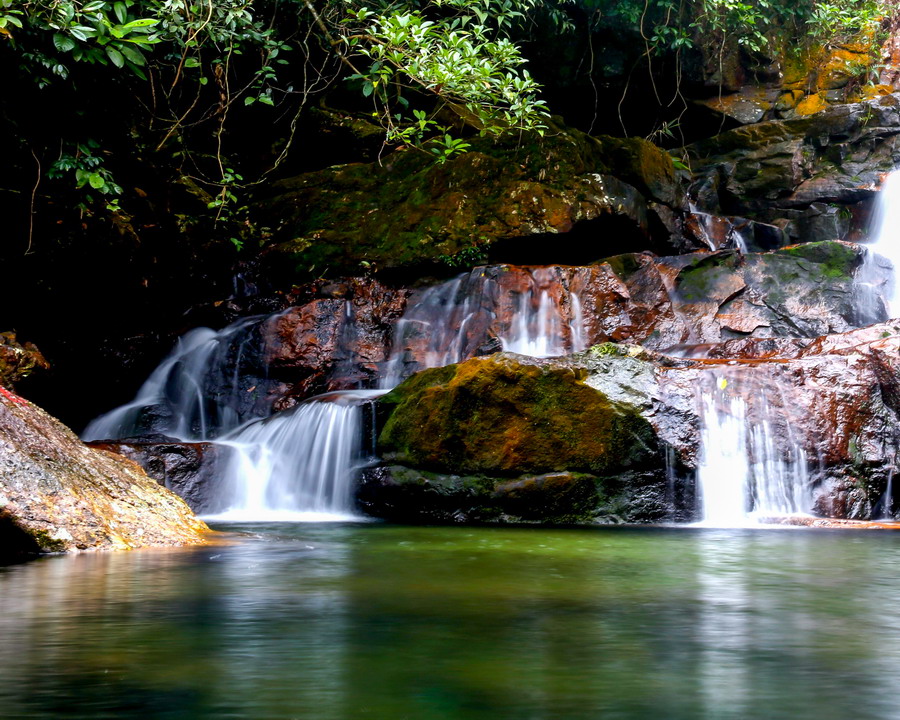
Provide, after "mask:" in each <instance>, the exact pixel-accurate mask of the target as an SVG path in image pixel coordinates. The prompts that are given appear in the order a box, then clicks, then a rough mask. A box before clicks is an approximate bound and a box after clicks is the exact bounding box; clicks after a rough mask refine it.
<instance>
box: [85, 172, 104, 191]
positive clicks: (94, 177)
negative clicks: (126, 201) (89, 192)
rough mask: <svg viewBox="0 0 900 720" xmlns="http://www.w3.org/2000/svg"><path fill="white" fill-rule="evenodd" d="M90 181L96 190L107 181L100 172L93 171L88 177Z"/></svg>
mask: <svg viewBox="0 0 900 720" xmlns="http://www.w3.org/2000/svg"><path fill="white" fill-rule="evenodd" d="M88 183H90V186H91V187H92V188H94V190H99V189H100V188H102V187H103V186H104V185H106V181H105V180H104V179H103V176H102V175H101V174H100V173H91V174H90V176H89V177H88Z"/></svg>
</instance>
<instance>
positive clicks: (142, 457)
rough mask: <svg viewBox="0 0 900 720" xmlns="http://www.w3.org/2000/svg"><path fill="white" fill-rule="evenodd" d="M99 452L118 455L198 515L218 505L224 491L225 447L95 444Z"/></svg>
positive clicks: (171, 444)
mask: <svg viewBox="0 0 900 720" xmlns="http://www.w3.org/2000/svg"><path fill="white" fill-rule="evenodd" d="M87 444H88V446H89V447H91V448H94V449H95V450H105V451H108V452H113V453H117V454H119V455H122V456H124V457H126V458H128V459H129V460H132V461H134V462H136V463H137V464H138V465H140V466H141V467H142V468H143V469H144V472H146V473H147V475H149V476H150V477H151V478H153V479H154V480H156V481H157V482H158V483H159V484H160V485H162V486H163V487H165V488H166V489H167V490H171V491H172V492H173V493H175V494H176V495H178V496H179V497H180V498H182V499H183V500H184V501H185V502H186V503H187V504H188V506H189V507H190V508H191V509H192V510H193V511H195V512H201V511H203V510H204V509H206V508H209V507H212V506H214V505H215V503H214V502H213V499H214V498H215V497H216V496H217V494H218V493H219V492H220V490H221V485H222V483H221V480H222V478H221V474H220V473H221V467H220V460H221V454H222V447H221V446H220V445H215V444H214V443H207V442H197V443H179V442H168V443H165V442H163V443H154V442H95V443H87Z"/></svg>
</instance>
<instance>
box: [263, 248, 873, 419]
mask: <svg viewBox="0 0 900 720" xmlns="http://www.w3.org/2000/svg"><path fill="white" fill-rule="evenodd" d="M860 258H861V251H860V249H859V248H858V247H856V246H853V245H849V244H844V243H820V244H809V245H805V246H801V247H796V248H786V249H782V250H779V251H776V252H773V253H750V254H747V255H740V254H738V253H736V252H733V251H720V252H705V253H701V252H698V253H692V254H690V255H684V256H673V257H664V258H658V257H655V256H654V255H652V254H650V253H639V254H629V255H619V256H616V257H613V258H609V259H607V260H605V261H603V262H600V263H597V264H595V265H592V266H584V267H574V266H549V267H542V268H533V267H519V266H513V265H495V266H487V267H480V268H475V269H474V270H473V271H472V272H470V273H467V274H464V275H461V276H460V277H459V278H457V279H456V280H453V281H448V282H446V283H444V284H442V285H436V286H430V287H425V288H418V289H414V290H410V289H403V288H392V287H390V286H387V285H384V284H382V283H379V282H377V281H373V280H366V279H359V278H357V279H350V280H346V281H341V282H336V283H331V284H321V286H316V288H314V289H311V290H310V289H308V290H298V295H297V296H296V297H295V298H294V301H295V302H298V303H302V304H297V305H295V306H293V307H291V308H289V309H288V310H286V311H284V312H283V313H281V314H279V315H276V316H274V317H273V318H272V319H271V320H270V321H268V322H266V323H264V324H263V326H262V328H263V338H262V342H263V343H264V346H265V350H264V351H263V354H264V355H265V364H266V367H267V369H266V370H265V372H264V373H263V374H264V375H265V376H266V378H267V379H266V382H267V383H270V384H271V386H272V389H271V390H270V392H271V393H273V394H274V396H275V400H274V408H275V409H276V410H281V409H285V408H287V407H290V406H292V405H293V404H295V403H296V402H297V401H298V400H300V399H303V398H306V397H310V396H312V395H316V394H319V393H323V392H330V391H333V390H340V389H349V388H356V387H367V386H372V385H374V384H375V383H377V382H378V378H383V377H394V378H395V379H394V380H392V382H391V384H394V383H396V382H399V381H400V380H401V379H402V378H403V377H407V376H408V375H410V374H412V373H413V372H415V371H418V370H422V369H425V368H427V367H433V366H435V365H446V364H451V363H455V362H459V361H461V360H466V359H468V358H470V357H475V356H479V355H486V354H490V353H492V352H496V351H498V350H501V349H503V347H504V345H503V340H506V341H509V339H510V338H514V337H516V336H517V333H518V334H521V333H522V330H520V329H518V326H519V325H522V323H525V325H528V326H529V327H528V328H526V329H527V331H528V332H529V333H532V335H534V334H537V331H538V330H539V328H538V326H537V323H538V322H539V319H540V317H541V312H542V311H541V305H542V303H546V305H547V307H548V308H549V310H547V312H546V316H545V317H544V318H543V320H541V322H544V323H545V324H552V326H553V328H554V330H553V334H554V335H555V336H557V337H558V338H559V341H558V347H556V346H554V348H549V349H546V348H545V351H546V352H545V354H565V353H567V352H572V351H573V350H578V349H581V348H584V347H587V346H590V345H596V344H600V343H603V342H607V341H613V342H630V343H638V344H641V345H643V346H645V347H647V348H652V349H656V350H666V349H670V348H673V347H676V346H680V345H682V344H692V345H695V344H700V343H719V342H723V341H727V340H730V339H739V338H760V337H791V336H798V335H802V336H807V337H815V336H819V335H823V334H827V333H835V332H843V331H846V330H848V329H849V328H852V327H854V326H855V325H856V324H857V319H858V318H857V317H856V315H857V310H856V303H855V295H854V288H853V274H854V272H855V271H856V268H857V266H858V265H859V263H860ZM523 318H524V319H523ZM401 319H402V321H401ZM881 319H883V318H881ZM532 326H533V327H532ZM544 329H545V330H546V329H547V328H544ZM576 336H577V337H576Z"/></svg>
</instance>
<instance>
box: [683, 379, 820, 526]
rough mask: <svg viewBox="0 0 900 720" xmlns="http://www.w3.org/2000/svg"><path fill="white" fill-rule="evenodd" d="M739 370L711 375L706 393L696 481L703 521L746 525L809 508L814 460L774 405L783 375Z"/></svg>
mask: <svg viewBox="0 0 900 720" xmlns="http://www.w3.org/2000/svg"><path fill="white" fill-rule="evenodd" d="M749 372H752V371H748V370H745V371H744V372H740V371H737V370H732V371H731V372H729V373H727V374H725V373H711V376H712V377H711V378H709V380H711V381H712V382H711V383H710V384H711V385H712V388H710V387H704V388H702V389H701V390H700V391H699V393H698V394H699V409H700V419H701V439H700V458H699V464H698V468H697V485H698V490H699V497H700V508H701V517H702V523H703V524H705V525H709V526H712V527H740V526H742V525H747V524H755V523H757V522H760V521H762V522H765V520H766V519H767V518H772V517H778V516H784V515H796V514H804V513H808V512H809V511H810V510H811V508H812V497H811V496H810V493H809V476H808V459H807V456H806V451H805V450H804V449H803V447H802V444H801V443H800V442H799V439H798V438H797V437H795V434H794V432H793V430H792V428H791V425H790V421H789V419H787V418H786V417H784V413H783V408H781V411H782V412H780V413H779V414H780V416H779V414H776V411H775V409H774V408H773V407H772V406H771V404H770V398H771V397H773V395H774V394H777V393H778V390H779V388H778V387H777V385H778V380H777V377H775V378H773V377H772V376H766V377H755V378H753V381H752V382H751V378H750V377H749Z"/></svg>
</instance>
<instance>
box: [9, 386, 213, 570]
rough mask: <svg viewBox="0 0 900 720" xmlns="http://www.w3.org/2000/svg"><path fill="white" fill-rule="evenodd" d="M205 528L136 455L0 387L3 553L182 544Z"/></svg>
mask: <svg viewBox="0 0 900 720" xmlns="http://www.w3.org/2000/svg"><path fill="white" fill-rule="evenodd" d="M207 532H208V528H207V527H206V525H205V524H204V523H203V522H202V521H201V520H199V519H198V518H197V517H195V516H194V514H193V513H192V512H191V511H190V509H189V508H188V506H187V505H186V504H185V503H184V501H183V500H181V498H179V497H178V496H177V495H175V494H174V493H171V492H169V491H168V490H166V489H165V488H163V487H160V485H159V484H158V483H157V482H155V481H154V480H153V479H151V478H150V477H148V476H147V475H146V474H145V473H144V471H143V470H141V468H140V467H139V466H138V465H137V464H136V463H134V462H132V461H130V460H127V459H125V458H123V457H121V456H120V455H116V454H114V453H111V452H106V451H102V450H94V449H91V448H89V447H87V446H86V445H84V444H83V443H82V442H81V441H80V440H79V439H78V438H77V437H76V436H75V434H74V433H73V432H72V431H71V430H69V429H68V428H66V427H65V426H64V425H62V424H61V423H60V422H59V421H58V420H56V419H54V418H52V417H50V416H49V415H47V414H46V413H45V412H44V411H42V410H40V409H39V408H37V407H35V406H34V405H32V404H31V403H29V402H28V401H27V400H25V399H23V398H21V397H19V396H18V395H15V394H13V393H11V392H9V391H7V390H4V389H2V388H0V538H2V546H0V554H3V555H6V556H9V555H16V554H22V553H36V552H60V551H75V550H105V549H109V550H113V549H125V548H136V547H143V546H149V545H187V544H194V543H202V542H205V540H206V533H207Z"/></svg>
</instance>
